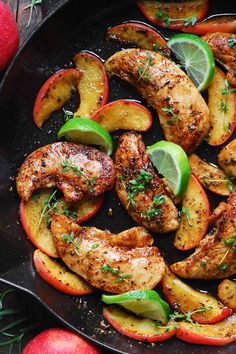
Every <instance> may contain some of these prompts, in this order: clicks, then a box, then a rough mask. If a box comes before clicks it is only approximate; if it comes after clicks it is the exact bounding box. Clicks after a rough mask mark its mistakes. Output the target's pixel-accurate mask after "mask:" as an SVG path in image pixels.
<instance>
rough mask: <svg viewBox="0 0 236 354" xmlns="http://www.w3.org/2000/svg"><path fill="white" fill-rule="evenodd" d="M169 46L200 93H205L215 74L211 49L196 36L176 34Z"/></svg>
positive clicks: (170, 40)
mask: <svg viewBox="0 0 236 354" xmlns="http://www.w3.org/2000/svg"><path fill="white" fill-rule="evenodd" d="M167 44H168V46H169V48H170V49H171V50H172V51H173V53H174V54H175V56H176V58H177V59H178V60H179V62H180V64H181V66H182V67H183V68H184V69H185V70H186V72H187V74H188V76H189V77H190V78H191V80H192V81H193V83H194V85H195V86H196V87H197V89H198V91H204V90H205V89H206V88H207V87H208V86H209V85H210V82H211V80H212V79H213V76H214V73H215V60H214V56H213V53H212V51H211V49H210V47H209V46H208V45H207V44H206V43H205V42H204V41H203V40H202V39H201V38H200V37H198V36H196V35H194V34H176V35H175V36H173V37H171V38H170V39H169V41H168V42H167Z"/></svg>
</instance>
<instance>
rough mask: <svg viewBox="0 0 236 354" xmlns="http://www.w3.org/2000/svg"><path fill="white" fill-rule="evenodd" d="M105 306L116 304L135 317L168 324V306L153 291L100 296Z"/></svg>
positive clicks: (135, 291)
mask: <svg viewBox="0 0 236 354" xmlns="http://www.w3.org/2000/svg"><path fill="white" fill-rule="evenodd" d="M102 301H104V302H105V303H106V304H118V305H120V306H122V307H124V308H126V309H127V310H129V311H131V312H133V313H135V314H136V315H137V316H141V317H145V318H149V319H152V320H156V321H160V322H161V323H162V324H166V323H167V322H168V318H169V313H170V306H169V305H168V303H167V302H165V301H164V300H162V299H161V298H160V296H159V295H158V293H157V292H156V291H154V290H134V291H129V292H127V293H123V294H120V295H102Z"/></svg>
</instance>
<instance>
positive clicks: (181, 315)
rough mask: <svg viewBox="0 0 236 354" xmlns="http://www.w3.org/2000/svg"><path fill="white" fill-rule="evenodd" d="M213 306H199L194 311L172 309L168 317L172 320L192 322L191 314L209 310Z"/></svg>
mask: <svg viewBox="0 0 236 354" xmlns="http://www.w3.org/2000/svg"><path fill="white" fill-rule="evenodd" d="M212 308H213V307H212V306H208V307H200V308H199V309H197V310H194V311H188V312H177V311H174V313H171V314H170V319H172V320H174V321H181V322H189V323H194V322H193V320H192V318H191V317H192V315H193V314H195V313H198V312H205V311H209V310H211V309H212Z"/></svg>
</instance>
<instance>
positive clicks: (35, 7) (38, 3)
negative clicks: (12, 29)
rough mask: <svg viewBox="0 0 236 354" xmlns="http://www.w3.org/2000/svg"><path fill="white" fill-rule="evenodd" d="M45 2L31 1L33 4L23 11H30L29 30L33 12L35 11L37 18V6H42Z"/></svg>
mask: <svg viewBox="0 0 236 354" xmlns="http://www.w3.org/2000/svg"><path fill="white" fill-rule="evenodd" d="M42 3H43V0H31V3H30V4H29V5H27V6H25V7H24V8H23V11H25V10H27V9H29V10H30V12H29V19H28V23H27V26H26V28H28V27H29V26H30V24H31V21H32V16H33V10H34V11H35V15H36V16H37V5H42Z"/></svg>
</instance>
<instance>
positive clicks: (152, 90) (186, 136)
mask: <svg viewBox="0 0 236 354" xmlns="http://www.w3.org/2000/svg"><path fill="white" fill-rule="evenodd" d="M105 67H106V70H107V72H108V74H109V75H117V76H119V77H120V78H121V79H123V80H126V81H128V82H130V83H131V84H133V85H135V86H136V88H137V89H138V91H139V93H140V94H141V95H142V96H143V97H144V98H145V99H146V100H147V102H148V104H150V105H151V106H152V107H154V108H155V109H156V110H157V113H158V115H159V119H160V123H161V126H162V128H163V131H164V134H165V138H166V140H168V141H173V142H175V143H176V144H179V145H180V146H182V148H183V149H184V150H186V151H187V152H190V151H193V150H194V149H196V147H197V146H198V145H199V144H200V143H201V141H202V140H203V139H204V138H205V137H206V136H207V135H208V132H209V129H210V113H209V109H208V107H207V104H206V102H205V101H204V99H203V98H202V96H201V95H200V93H199V92H198V90H197V89H196V87H195V86H194V84H193V83H192V81H191V80H190V79H189V78H188V76H187V75H186V74H185V73H184V72H183V71H182V70H181V69H180V68H178V67H177V66H176V65H175V64H174V63H173V62H172V61H170V60H169V59H167V58H165V57H163V56H162V55H160V54H158V53H156V52H152V51H148V50H142V49H126V50H123V51H120V52H117V53H115V54H114V55H113V56H111V57H110V58H109V59H108V60H107V61H106V63H105Z"/></svg>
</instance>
